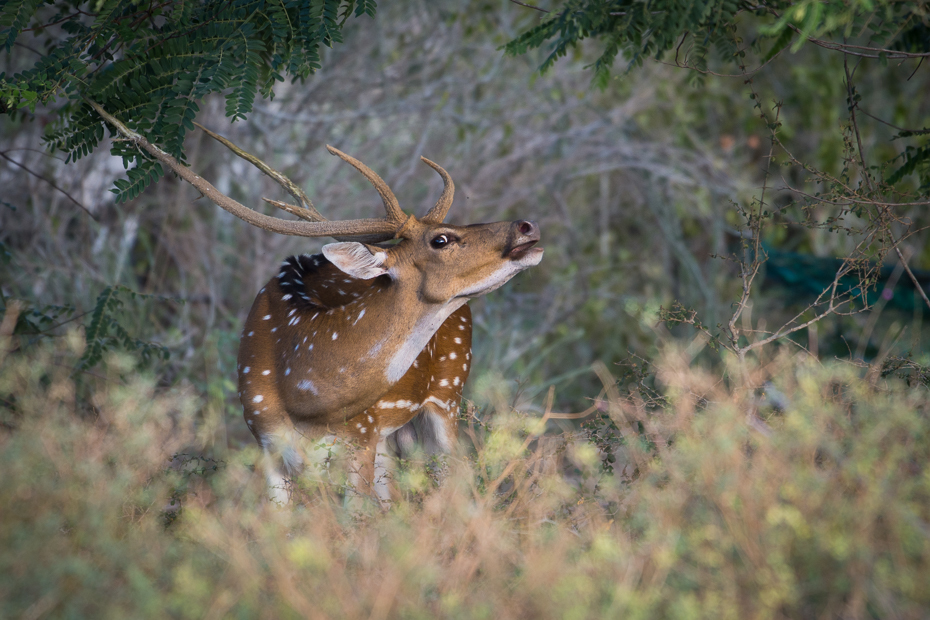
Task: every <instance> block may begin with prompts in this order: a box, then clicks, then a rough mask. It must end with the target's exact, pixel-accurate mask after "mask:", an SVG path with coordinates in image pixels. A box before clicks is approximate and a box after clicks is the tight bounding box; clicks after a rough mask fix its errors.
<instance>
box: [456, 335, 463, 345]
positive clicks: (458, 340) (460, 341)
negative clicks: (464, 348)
mask: <svg viewBox="0 0 930 620" xmlns="http://www.w3.org/2000/svg"><path fill="white" fill-rule="evenodd" d="M454 342H455V344H462V339H461V338H459V337H458V336H456V337H455V339H454Z"/></svg>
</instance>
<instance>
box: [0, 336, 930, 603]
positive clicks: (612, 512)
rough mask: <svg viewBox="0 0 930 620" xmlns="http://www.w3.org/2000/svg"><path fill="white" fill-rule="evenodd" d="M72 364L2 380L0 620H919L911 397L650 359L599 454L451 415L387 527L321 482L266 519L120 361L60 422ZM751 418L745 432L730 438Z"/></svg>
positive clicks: (19, 369) (246, 468)
mask: <svg viewBox="0 0 930 620" xmlns="http://www.w3.org/2000/svg"><path fill="white" fill-rule="evenodd" d="M8 346H9V340H8V339H5V340H4V342H3V343H0V347H2V348H3V350H4V351H5V350H7V348H8ZM82 347H83V343H82V342H81V339H80V337H79V335H77V334H75V333H74V332H72V333H71V334H70V335H69V336H68V337H67V338H65V339H63V340H61V341H59V342H56V343H49V342H46V343H43V344H42V345H40V346H37V347H36V348H34V349H32V350H31V351H30V352H29V353H28V354H25V353H24V354H13V355H8V356H7V357H6V359H5V360H4V361H2V362H0V399H2V400H0V404H2V409H3V410H4V411H5V412H6V413H5V415H10V413H11V411H12V412H13V413H14V414H15V416H16V417H17V419H18V424H17V425H16V428H15V429H13V428H10V427H6V428H5V429H4V430H3V431H2V433H0V467H2V471H3V472H4V475H3V476H2V477H0V523H2V524H3V526H2V527H0V576H2V578H0V616H3V617H27V618H38V617H45V616H50V617H100V618H106V617H113V618H116V617H119V618H126V617H132V618H144V617H158V618H160V617H166V616H167V617H176V618H188V617H190V618H202V617H207V618H212V617H228V616H235V617H269V618H286V617H310V618H316V617H320V618H323V617H360V616H369V617H376V618H386V617H436V616H443V617H455V618H477V617H488V616H493V617H499V618H525V617H540V618H567V617H571V618H587V617H590V618H602V617H639V618H655V617H668V618H783V617H790V618H815V617H816V618H820V617H845V618H854V617H895V618H922V617H925V616H926V612H927V609H930V583H928V580H930V566H928V563H930V475H928V470H927V463H928V462H930V458H928V457H930V432H928V428H930V425H928V420H927V417H928V414H930V398H928V394H927V392H926V389H925V388H923V387H920V386H919V385H918V386H915V387H911V388H909V387H907V385H906V384H905V383H903V382H901V381H900V380H891V379H882V378H881V377H880V376H879V375H877V374H875V373H872V374H868V373H867V374H866V375H865V376H863V372H862V371H861V369H859V368H858V367H855V366H850V365H833V366H827V367H824V366H821V365H819V364H818V363H816V362H812V361H810V360H809V358H799V357H789V356H781V357H779V358H778V359H776V360H774V361H772V362H771V363H769V364H768V365H767V366H766V367H764V368H763V367H759V368H756V369H754V370H753V371H752V372H753V373H754V375H755V377H754V379H755V380H757V381H759V382H760V383H764V382H765V381H768V383H767V385H768V388H767V389H768V390H769V391H770V392H772V394H773V395H774V394H777V395H778V398H774V396H773V397H770V398H763V397H762V395H760V394H755V393H749V394H747V393H745V392H744V391H742V390H739V389H730V388H728V387H727V386H726V384H725V383H723V382H721V381H720V380H719V378H718V377H717V376H715V375H712V374H708V373H706V372H704V371H702V370H700V369H698V368H695V367H693V365H692V363H691V362H690V358H688V357H686V356H684V355H682V354H680V353H676V352H674V351H670V352H667V353H666V354H665V355H664V356H663V361H662V362H661V363H660V364H658V365H657V366H656V367H655V368H654V376H653V380H654V385H655V386H656V391H655V394H656V395H659V396H661V398H660V399H657V398H648V399H644V398H643V397H642V395H643V392H640V391H636V390H627V389H625V388H624V387H623V386H622V385H619V384H614V383H612V382H611V383H610V384H609V385H607V386H606V388H607V391H606V397H605V398H604V399H603V400H601V401H600V402H599V403H598V405H599V408H600V410H601V415H602V416H604V418H605V422H603V424H609V425H611V428H613V429H614V433H613V436H612V438H610V439H608V440H606V441H605V439H604V437H605V436H604V434H603V433H601V434H600V435H599V436H598V437H595V436H594V434H593V433H591V432H581V431H576V432H568V433H563V432H555V429H554V428H553V427H552V425H551V424H550V427H549V429H548V433H546V428H545V427H544V426H541V425H540V423H539V422H540V420H539V418H538V416H537V415H534V414H527V413H525V412H521V411H518V410H512V409H508V408H504V409H500V410H497V411H490V410H475V409H472V410H471V411H470V412H469V413H468V414H467V415H466V416H465V417H464V418H463V420H462V430H463V437H462V439H463V445H469V447H468V449H463V450H461V451H460V452H458V453H457V454H455V455H453V456H452V457H451V458H450V459H449V462H448V466H449V475H448V477H447V479H446V483H445V484H444V485H443V486H441V487H440V488H435V487H434V485H432V484H431V483H429V482H428V481H424V480H423V479H422V477H420V478H417V477H416V476H414V477H412V478H411V477H407V476H405V475H400V476H399V477H398V484H399V485H400V486H401V488H402V490H403V491H404V493H405V494H406V498H407V499H405V500H403V501H401V502H399V503H398V504H397V505H395V506H394V508H393V509H392V510H391V511H389V512H387V513H380V512H377V511H374V510H372V511H371V512H365V511H360V512H353V513H348V512H346V511H345V510H343V508H342V504H341V501H340V500H339V495H338V488H337V487H333V486H327V485H326V484H321V485H316V486H314V485H312V484H311V485H309V486H305V487H304V493H303V495H302V498H301V499H300V501H298V502H296V505H295V506H293V507H292V508H287V509H279V508H275V507H272V506H270V505H269V504H268V503H266V502H263V501H262V500H261V495H262V492H263V481H262V480H261V476H260V475H256V474H255V473H254V472H253V471H252V468H251V465H250V464H251V463H252V462H254V460H255V459H256V457H257V456H258V455H257V449H254V448H251V447H250V448H247V449H245V450H242V451H236V452H233V453H230V454H229V456H228V458H227V459H225V460H223V461H217V460H213V459H211V458H209V457H201V456H200V453H201V452H200V451H202V448H203V444H202V443H201V442H200V441H199V440H198V439H197V437H196V431H195V429H194V428H193V426H192V425H191V424H190V423H189V420H190V419H192V415H193V412H194V411H195V410H197V409H199V408H201V407H203V406H204V403H203V401H202V400H201V399H200V398H198V397H197V396H195V395H194V394H193V393H192V392H191V391H190V390H188V391H184V390H165V389H156V388H154V386H153V383H152V381H151V379H150V378H147V377H146V376H144V375H138V376H136V377H135V378H133V379H131V380H129V381H120V380H119V379H118V378H119V376H120V375H121V374H124V373H125V372H126V370H127V369H128V368H129V367H131V364H132V363H131V361H129V360H127V358H125V357H118V356H116V357H110V358H109V360H108V361H107V363H106V364H105V365H104V366H103V368H102V370H101V372H102V374H100V376H99V377H98V378H97V380H96V383H95V388H94V390H93V394H92V396H91V398H90V400H91V402H92V403H93V409H92V410H91V411H85V410H83V409H82V408H81V407H80V404H79V403H78V402H76V401H75V399H74V381H73V378H72V377H71V376H70V372H69V369H68V368H67V367H66V366H65V365H62V364H61V363H60V362H61V360H67V359H75V358H76V357H77V356H79V355H80V352H81V349H82ZM725 361H726V360H724V362H725ZM602 376H605V377H606V376H607V375H602ZM864 379H865V380H864ZM773 403H774V404H773ZM751 410H758V411H759V414H760V416H761V417H762V419H764V422H759V423H757V424H756V425H750V424H747V423H746V419H747V411H751ZM489 420H490V421H489ZM605 465H608V466H607V467H605Z"/></svg>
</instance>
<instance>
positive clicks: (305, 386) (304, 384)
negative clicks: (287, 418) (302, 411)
mask: <svg viewBox="0 0 930 620" xmlns="http://www.w3.org/2000/svg"><path fill="white" fill-rule="evenodd" d="M297 389H298V390H303V391H304V392H307V391H309V392H313V393H314V394H317V393H318V392H317V391H316V386H315V385H313V381H308V380H307V379H304V380H303V381H301V382H300V383H298V384H297Z"/></svg>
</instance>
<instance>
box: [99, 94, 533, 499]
mask: <svg viewBox="0 0 930 620" xmlns="http://www.w3.org/2000/svg"><path fill="white" fill-rule="evenodd" d="M92 105H94V107H95V108H97V111H98V112H99V113H101V115H104V118H106V119H107V120H108V121H109V122H111V123H113V124H117V123H119V121H117V120H116V119H113V117H111V116H109V115H108V114H106V113H105V112H104V111H102V110H101V109H99V107H98V106H96V105H95V104H92ZM117 127H118V129H119V130H120V132H121V133H123V135H124V136H125V137H127V138H129V139H130V140H133V141H134V142H136V144H138V145H139V146H140V147H141V148H143V149H145V150H146V151H148V152H149V153H150V154H151V155H153V156H154V157H155V158H156V159H158V160H159V161H161V162H163V163H165V164H166V165H168V166H169V167H170V168H171V169H172V170H173V171H174V172H176V173H177V174H178V175H179V176H181V177H182V178H184V179H185V180H187V181H188V182H190V183H191V184H193V185H194V186H195V187H197V189H199V190H200V191H201V192H202V193H203V194H204V195H205V196H206V197H207V198H209V199H210V200H211V201H213V202H214V203H216V204H217V205H218V206H220V207H222V208H223V209H226V210H227V211H229V212H231V213H233V214H234V215H236V216H237V217H239V218H241V219H243V220H245V221H246V222H248V223H250V224H253V225H255V226H258V227H259V228H262V229H264V230H267V231H271V232H275V233H279V234H285V235H299V236H305V237H327V236H330V237H335V238H336V239H337V242H336V243H331V244H329V245H325V246H323V251H322V254H318V255H313V256H311V255H301V256H293V257H291V258H288V259H287V260H285V261H284V263H283V264H282V265H281V268H280V270H279V271H278V273H277V274H276V275H274V276H273V277H272V278H271V280H270V281H269V282H268V283H267V284H266V285H265V287H264V288H262V289H261V291H259V293H258V296H257V297H256V298H255V301H254V303H253V305H252V309H251V311H250V312H249V315H248V318H247V319H246V322H245V327H244V329H243V334H242V340H241V343H240V347H239V359H238V370H239V398H240V400H241V402H242V406H243V409H244V416H245V421H246V423H247V425H248V427H249V429H250V430H251V432H252V434H253V435H254V437H255V439H256V441H257V442H258V444H259V446H261V448H262V450H263V452H264V454H265V461H264V463H263V467H264V469H265V474H266V478H267V483H268V486H269V489H270V494H271V496H272V499H274V500H276V501H278V502H286V501H287V500H288V494H287V484H286V482H287V480H288V479H291V478H293V477H295V476H296V475H297V474H298V473H299V472H300V471H301V468H302V467H303V460H302V457H301V456H300V452H299V451H298V450H296V449H295V448H294V443H295V439H296V437H298V436H301V435H302V436H304V437H309V438H317V439H319V438H322V437H329V436H332V437H343V438H346V439H348V440H349V441H350V442H352V443H354V444H356V446H357V447H358V450H357V452H356V455H358V456H357V457H356V462H355V463H354V466H353V467H352V469H351V474H350V486H351V487H353V488H354V489H356V490H357V491H358V492H359V493H371V494H373V495H374V497H375V498H376V499H377V501H379V502H380V503H381V505H382V506H386V505H388V504H389V503H390V501H391V489H390V485H389V484H388V480H387V478H388V476H387V475H386V472H387V468H386V458H387V456H388V455H389V454H390V453H393V454H395V455H397V454H400V455H403V454H405V453H407V452H409V450H410V449H411V447H412V446H413V445H414V443H416V442H419V443H421V444H422V445H423V447H424V449H425V451H426V452H427V453H433V454H441V453H448V452H449V451H450V450H451V448H452V446H453V442H454V441H455V437H456V428H457V422H456V417H457V410H458V407H459V404H460V402H461V398H462V388H463V386H464V385H465V382H466V380H467V379H468V375H469V372H470V370H471V363H472V356H471V311H470V310H469V308H468V305H467V302H468V301H469V300H470V299H473V298H475V297H478V296H480V295H484V294H486V293H489V292H491V291H493V290H495V289H497V288H499V287H500V286H502V285H503V284H504V283H506V282H507V281H508V280H510V279H511V278H512V277H513V276H515V275H516V274H517V273H519V272H520V271H522V270H524V269H526V268H528V267H532V266H534V265H537V264H539V262H540V260H542V256H543V250H542V249H541V248H537V247H535V246H536V244H537V242H538V241H539V238H540V236H539V228H538V226H537V225H536V224H535V223H533V222H530V221H527V220H517V221H513V222H495V223H490V224H472V225H469V226H452V225H449V224H444V223H443V220H444V219H445V216H446V213H447V212H448V210H449V207H450V206H451V205H452V199H453V194H454V191H455V186H454V183H453V182H452V178H451V177H450V176H449V174H448V173H447V172H446V171H445V170H444V169H443V168H442V167H440V166H439V165H437V164H435V163H433V162H432V161H430V160H428V159H426V158H421V159H422V160H423V162H425V163H426V164H427V165H428V166H430V167H431V168H433V169H434V170H435V171H436V172H437V173H439V175H440V176H441V177H442V179H443V183H444V188H443V192H442V195H441V196H440V197H439V200H438V201H437V202H436V205H435V206H434V207H433V208H432V209H430V210H429V212H428V213H426V215H424V216H423V217H422V218H416V217H414V216H413V215H407V214H405V213H404V212H403V211H402V210H401V209H400V206H399V204H398V201H397V199H396V197H395V196H394V194H393V192H392V191H391V190H390V188H389V187H388V186H387V184H386V183H385V182H384V181H383V180H382V179H381V177H379V176H378V175H377V174H376V173H375V172H373V171H372V170H371V169H369V168H368V167H367V166H366V165H364V164H363V163H361V162H360V161H358V160H357V159H355V158H353V157H351V156H349V155H346V154H345V153H343V152H341V151H339V150H338V149H335V148H333V147H331V146H327V149H328V150H329V152H330V153H331V154H333V155H336V156H338V157H340V158H341V159H342V160H344V161H345V162H347V163H349V164H351V165H352V166H353V167H354V168H355V169H356V170H358V171H359V172H360V173H361V174H362V175H363V176H364V177H365V178H366V179H367V180H368V181H369V182H370V183H371V184H372V186H374V188H375V190H376V191H377V192H378V194H379V195H380V197H381V200H382V202H383V204H384V209H385V212H386V215H385V217H383V218H378V219H367V220H348V221H328V220H326V219H325V218H324V217H323V216H322V215H321V214H320V213H319V212H318V211H317V210H316V209H315V208H314V207H313V205H312V203H311V202H310V200H309V199H308V198H307V197H306V195H305V194H304V193H303V191H302V190H301V189H300V188H299V187H297V186H296V185H295V184H294V183H292V182H291V181H290V180H289V179H287V178H286V177H285V176H284V175H282V174H281V173H279V172H277V171H276V170H273V169H272V168H270V167H269V166H267V165H266V164H265V163H264V162H262V161H260V160H259V159H258V158H256V157H254V156H252V155H250V154H248V153H246V152H245V151H242V150H241V149H239V148H238V147H237V146H236V145H234V144H233V143H232V142H230V141H228V140H227V139H225V138H223V137H221V136H218V135H217V134H215V133H213V132H210V131H209V130H207V129H205V128H203V127H201V129H203V130H204V131H205V132H207V133H208V134H209V135H210V136H211V137H213V138H214V139H216V140H219V141H220V142H221V143H223V144H224V145H226V146H227V147H228V148H230V149H231V150H233V152H234V153H236V155H238V156H240V157H242V158H244V159H246V160H247V161H249V162H251V163H252V164H254V165H256V166H257V167H258V168H259V169H261V170H262V171H263V172H265V173H266V174H268V175H269V176H270V177H272V178H273V179H274V180H275V181H277V182H278V183H279V184H280V185H282V186H283V187H284V188H285V189H286V190H287V191H288V192H289V193H290V194H291V195H292V196H294V197H295V198H296V199H297V201H298V202H299V203H300V206H295V205H290V204H287V203H283V202H278V201H272V200H268V199H265V200H266V201H267V202H269V203H271V204H273V205H275V206H277V207H278V208H280V209H282V210H284V211H287V212H289V213H292V214H294V215H297V216H299V217H300V218H302V219H303V220H304V221H299V222H297V221H292V220H283V219H280V218H275V217H271V216H267V215H264V214H262V213H258V212H256V211H254V210H252V209H249V208H248V207H245V206H244V205H242V204H240V203H238V202H237V201H235V200H233V199H231V198H229V197H228V196H225V195H224V194H222V193H220V192H219V191H217V190H216V188H215V187H213V185H211V184H210V183H209V182H207V181H206V180H204V179H203V178H201V177H199V176H198V175H196V174H194V173H193V172H192V171H191V170H190V169H188V168H186V167H184V166H181V165H180V164H178V162H177V161H176V160H175V159H174V158H173V157H171V156H170V155H168V154H167V153H165V152H164V151H162V150H161V149H158V147H155V146H154V145H151V144H150V143H148V142H147V141H146V140H145V138H144V137H142V136H140V135H138V134H135V133H134V132H131V131H130V130H128V129H127V128H125V126H121V124H118V125H117ZM394 239H396V240H399V241H398V242H397V243H396V244H393V245H388V244H387V243H386V242H388V241H391V240H394Z"/></svg>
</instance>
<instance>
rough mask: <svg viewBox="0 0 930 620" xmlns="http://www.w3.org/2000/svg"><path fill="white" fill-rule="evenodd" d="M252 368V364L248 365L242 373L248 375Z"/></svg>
mask: <svg viewBox="0 0 930 620" xmlns="http://www.w3.org/2000/svg"><path fill="white" fill-rule="evenodd" d="M250 370H252V367H251V366H246V367H245V368H243V369H242V374H244V375H247V374H249V371H250Z"/></svg>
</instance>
